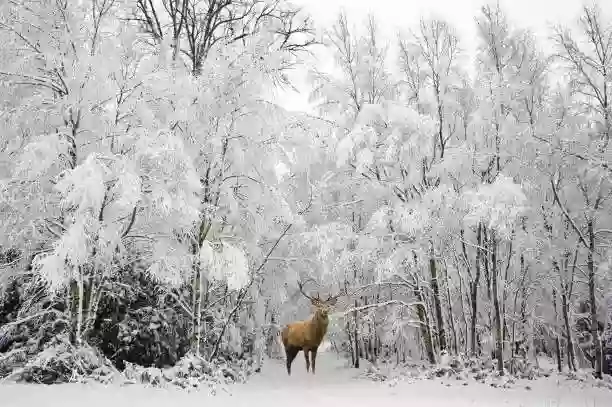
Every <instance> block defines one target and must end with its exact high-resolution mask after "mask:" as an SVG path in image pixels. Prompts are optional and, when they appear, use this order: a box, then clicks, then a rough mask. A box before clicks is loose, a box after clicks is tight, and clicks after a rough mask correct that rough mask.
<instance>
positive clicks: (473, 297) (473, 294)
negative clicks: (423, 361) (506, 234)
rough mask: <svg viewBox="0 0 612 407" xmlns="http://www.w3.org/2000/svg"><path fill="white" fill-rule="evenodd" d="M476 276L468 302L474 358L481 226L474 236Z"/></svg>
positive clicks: (473, 354)
mask: <svg viewBox="0 0 612 407" xmlns="http://www.w3.org/2000/svg"><path fill="white" fill-rule="evenodd" d="M476 242H477V248H476V276H475V277H474V281H472V282H471V283H470V286H471V287H470V297H471V298H470V302H471V304H472V321H471V322H472V326H471V327H470V341H471V342H470V351H471V353H472V356H476V355H477V352H476V321H477V320H478V285H479V284H480V270H481V268H480V263H481V262H482V259H481V257H482V248H481V246H482V224H478V233H477V235H476Z"/></svg>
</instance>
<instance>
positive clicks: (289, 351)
mask: <svg viewBox="0 0 612 407" xmlns="http://www.w3.org/2000/svg"><path fill="white" fill-rule="evenodd" d="M299 351H300V350H299V349H298V348H295V347H293V346H287V347H286V348H285V353H286V355H287V374H288V375H289V376H291V363H293V359H295V357H296V356H297V354H298V352H299Z"/></svg>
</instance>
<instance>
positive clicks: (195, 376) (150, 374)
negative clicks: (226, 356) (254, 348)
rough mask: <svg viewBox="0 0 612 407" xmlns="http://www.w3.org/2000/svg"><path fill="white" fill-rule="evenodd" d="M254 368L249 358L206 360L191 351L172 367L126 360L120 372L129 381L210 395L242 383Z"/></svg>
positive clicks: (255, 369)
mask: <svg viewBox="0 0 612 407" xmlns="http://www.w3.org/2000/svg"><path fill="white" fill-rule="evenodd" d="M256 371H258V369H257V368H255V366H254V364H253V361H252V360H250V359H241V360H233V361H224V360H216V361H215V362H209V361H206V360H205V359H203V358H201V357H198V356H196V355H194V354H187V355H185V357H183V358H182V359H181V360H180V361H179V362H178V363H177V364H176V365H175V366H172V367H169V368H164V369H159V368H155V367H148V368H145V367H142V366H137V365H134V364H131V363H129V362H128V363H126V369H125V370H124V372H123V375H124V376H125V378H126V379H127V380H128V381H130V382H132V383H141V384H148V385H152V386H155V387H168V386H172V387H179V388H183V389H208V390H209V391H210V392H211V393H213V394H214V393H216V392H217V391H218V390H224V391H227V385H229V384H232V383H244V382H245V381H246V380H247V379H248V378H249V376H251V375H252V374H253V373H254V372H256Z"/></svg>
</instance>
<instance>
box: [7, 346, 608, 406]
mask: <svg viewBox="0 0 612 407" xmlns="http://www.w3.org/2000/svg"><path fill="white" fill-rule="evenodd" d="M358 374H359V370H357V369H351V368H347V367H346V362H345V361H343V360H340V359H339V358H338V356H336V354H335V353H331V352H320V353H319V355H318V357H317V373H316V375H314V376H313V375H312V374H307V373H306V371H305V363H304V360H303V358H302V357H298V358H297V359H296V360H295V361H294V364H293V368H292V376H291V377H289V376H287V373H286V371H285V368H284V364H283V361H280V360H267V361H266V362H265V364H264V365H263V367H262V372H261V374H257V375H255V376H254V377H253V378H252V379H251V380H250V381H248V382H247V383H245V384H236V385H232V386H230V387H229V388H228V390H229V393H226V392H219V393H218V394H217V395H216V396H211V395H209V394H208V393H207V392H205V391H199V392H198V391H193V392H188V391H185V390H178V389H159V388H147V387H145V386H140V385H130V386H126V387H121V386H118V385H112V386H109V387H105V386H102V385H98V384H95V385H94V384H64V385H55V386H44V385H19V384H3V385H0V394H1V395H2V405H3V406H5V407H23V406H46V407H52V406H58V407H59V406H61V407H77V406H78V407H82V405H83V402H86V403H87V407H102V406H104V407H106V406H109V405H111V406H113V407H123V406H129V407H138V406H147V407H158V406H159V407H161V406H164V407H165V406H181V407H190V406H194V407H195V406H203V405H216V406H225V407H238V406H249V407H258V406H262V407H263V406H266V407H268V406H270V403H273V404H274V405H279V406H291V407H300V406H309V407H312V406H321V407H325V406H332V405H346V406H351V407H356V406H372V405H380V406H383V405H384V406H389V407H393V406H406V405H411V406H425V407H438V406H445V407H446V406H449V405H452V406H453V407H464V406H475V407H479V406H482V407H490V406H504V407H505V406H507V407H530V406H534V407H535V406H537V407H545V406H546V407H548V406H551V407H553V406H554V407H570V406H577V407H578V406H579V407H586V406H589V407H597V406H606V405H609V403H610V396H612V393H611V392H610V391H609V390H605V389H602V388H594V387H589V386H584V387H582V388H581V387H578V382H568V381H565V379H557V378H554V377H551V378H548V379H540V380H536V381H525V382H524V383H523V382H517V383H516V384H515V385H514V386H513V387H512V388H506V389H501V388H493V387H491V386H489V385H485V384H480V383H477V382H475V381H470V382H468V383H469V384H468V385H465V386H464V385H463V382H447V383H443V382H441V381H440V380H413V381H407V380H405V381H395V380H389V381H386V382H374V381H371V380H366V379H360V378H358V377H357V376H358ZM527 385H529V386H530V388H531V390H529V389H527V388H526V386H527Z"/></svg>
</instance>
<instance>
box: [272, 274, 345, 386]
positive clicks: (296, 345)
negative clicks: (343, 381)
mask: <svg viewBox="0 0 612 407" xmlns="http://www.w3.org/2000/svg"><path fill="white" fill-rule="evenodd" d="M298 288H299V290H300V293H302V295H303V296H304V297H306V298H308V299H309V300H310V303H311V304H312V305H313V306H314V308H315V312H314V314H313V315H312V316H311V317H310V318H309V319H307V320H303V321H296V322H292V323H290V324H288V325H287V326H285V328H284V329H283V331H282V332H281V338H282V341H283V346H284V348H285V354H286V357H287V361H286V362H287V374H288V375H289V376H291V364H292V363H293V360H294V359H295V357H296V356H297V354H298V353H299V352H300V351H304V358H305V359H306V372H307V373H308V372H309V370H310V367H311V363H312V374H313V375H314V374H315V363H316V360H317V349H318V348H319V345H320V344H321V342H322V341H323V337H324V336H325V334H326V333H327V326H328V325H329V317H328V315H329V312H330V310H331V309H332V307H333V306H334V305H336V302H337V300H338V297H340V296H341V295H343V292H342V291H341V292H340V293H338V294H337V295H334V296H332V295H330V296H329V297H328V298H327V299H325V300H322V299H321V298H320V297H319V294H317V296H316V297H312V296H310V295H308V294H306V293H305V292H304V284H303V282H301V281H300V282H298ZM309 354H310V359H309V358H308V355H309Z"/></svg>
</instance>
